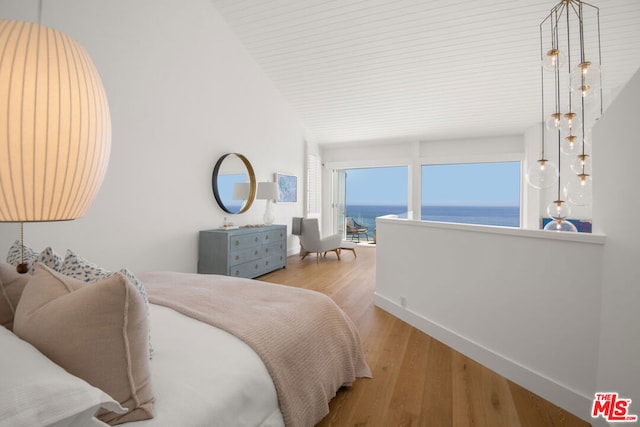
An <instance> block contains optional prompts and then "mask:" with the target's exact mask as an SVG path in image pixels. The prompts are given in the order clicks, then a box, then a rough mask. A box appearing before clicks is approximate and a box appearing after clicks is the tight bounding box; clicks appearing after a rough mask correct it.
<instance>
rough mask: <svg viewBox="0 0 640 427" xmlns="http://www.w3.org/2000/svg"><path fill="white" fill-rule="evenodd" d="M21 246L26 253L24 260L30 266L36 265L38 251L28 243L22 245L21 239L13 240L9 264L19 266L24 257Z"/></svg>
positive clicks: (8, 256) (8, 255)
mask: <svg viewBox="0 0 640 427" xmlns="http://www.w3.org/2000/svg"><path fill="white" fill-rule="evenodd" d="M20 248H22V252H23V253H24V262H26V263H28V264H29V266H32V265H34V264H35V263H36V259H37V258H38V252H36V251H34V250H33V249H31V248H30V247H29V246H27V245H21V244H20V240H16V241H15V242H13V245H11V247H10V248H9V253H7V264H11V265H13V266H17V265H18V264H20V263H21V262H22V260H23V258H22V254H21V251H20Z"/></svg>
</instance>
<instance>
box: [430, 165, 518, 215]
mask: <svg viewBox="0 0 640 427" xmlns="http://www.w3.org/2000/svg"><path fill="white" fill-rule="evenodd" d="M421 218H422V219H423V220H428V221H441V222H457V223H464V224H483V225H500V226H507V227H520V162H496V163H463V164H446V165H423V166H422V212H421Z"/></svg>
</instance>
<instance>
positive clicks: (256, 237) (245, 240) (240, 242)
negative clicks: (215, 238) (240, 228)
mask: <svg viewBox="0 0 640 427" xmlns="http://www.w3.org/2000/svg"><path fill="white" fill-rule="evenodd" d="M265 234H266V233H252V234H245V235H241V236H233V237H232V238H231V239H229V250H230V251H231V252H235V251H240V250H244V249H248V248H252V247H254V246H259V245H261V244H262V243H263V242H264V235H265Z"/></svg>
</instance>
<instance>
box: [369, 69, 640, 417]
mask: <svg viewBox="0 0 640 427" xmlns="http://www.w3.org/2000/svg"><path fill="white" fill-rule="evenodd" d="M638 113H640V72H638V73H636V75H635V76H634V77H633V79H632V80H631V81H630V83H629V84H628V85H627V87H625V88H624V89H623V91H622V92H621V94H620V95H619V97H618V98H617V99H616V100H614V102H613V103H612V104H611V106H610V107H609V108H608V109H607V111H605V114H604V115H603V117H602V118H601V119H600V120H599V122H598V124H597V125H596V127H595V128H594V131H593V137H594V138H593V140H594V143H593V144H594V145H593V156H594V166H593V167H594V177H595V178H594V188H593V191H594V193H593V200H594V203H593V222H594V231H595V234H594V235H575V234H555V233H547V232H542V231H535V230H500V229H497V228H492V227H478V226H466V225H446V224H437V223H414V222H410V221H402V220H384V219H383V220H378V225H377V227H378V249H377V251H378V252H377V255H378V256H377V283H376V304H377V305H379V306H381V307H383V308H384V309H386V310H388V311H390V312H392V313H393V314H395V315H397V316H398V317H400V318H403V319H404V320H406V321H408V322H410V323H412V324H414V325H416V326H417V327H419V328H421V329H422V330H424V331H425V332H427V333H429V334H431V335H432V336H434V337H435V338H437V339H440V340H441V341H443V342H445V343H446V344H448V345H450V346H452V347H454V348H456V349H458V350H459V351H461V352H463V353H465V354H468V355H470V356H471V357H472V358H474V359H475V360H477V361H479V362H480V363H483V364H484V365H486V366H488V367H490V368H492V369H494V370H495V371H497V372H498V373H500V374H502V375H504V376H506V377H507V378H510V379H512V380H514V381H515V382H518V383H520V384H522V385H523V386H524V387H526V388H528V389H530V390H532V391H534V392H535V393H538V394H540V395H541V396H542V397H545V398H547V399H549V400H551V401H552V402H553V403H555V404H557V405H559V406H561V407H563V408H565V409H567V410H569V411H571V412H573V413H574V414H576V415H577V416H579V417H581V418H583V419H585V420H588V421H589V422H592V423H593V424H594V425H607V424H606V422H605V421H603V420H602V419H601V418H599V419H597V420H592V419H591V418H590V415H591V413H590V409H591V402H592V400H593V398H594V393H596V392H611V391H613V392H618V393H619V394H620V395H621V397H622V398H627V399H632V405H631V407H630V413H632V414H635V415H637V414H640V403H639V402H640V340H639V337H640V310H638V306H639V305H640V264H639V262H638V261H639V260H640V229H639V228H638V227H637V226H636V223H637V221H638V219H637V217H638V212H640V197H638V182H639V177H640V174H639V173H638V159H640V146H639V145H638V144H637V138H636V135H637V132H636V129H635V128H636V126H635V121H636V119H637V115H638ZM538 137H539V134H537V133H536V132H535V131H533V130H530V131H528V132H527V135H526V139H527V141H534V140H535V139H537V138H538ZM527 147H529V144H528V142H527ZM527 157H531V153H530V152H529V150H527ZM531 197H535V195H534V196H531ZM534 215H535V214H534ZM603 235H606V238H605V237H601V236H603ZM543 236H544V238H541V237H543ZM559 239H560V240H559ZM602 243H604V244H602ZM403 297H404V298H406V301H407V303H406V308H403V307H402V304H401V300H402V298H403Z"/></svg>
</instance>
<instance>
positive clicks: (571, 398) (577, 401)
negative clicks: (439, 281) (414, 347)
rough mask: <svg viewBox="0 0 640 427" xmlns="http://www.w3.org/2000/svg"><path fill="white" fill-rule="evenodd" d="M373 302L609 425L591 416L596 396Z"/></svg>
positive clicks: (381, 300)
mask: <svg viewBox="0 0 640 427" xmlns="http://www.w3.org/2000/svg"><path fill="white" fill-rule="evenodd" d="M374 302H375V305H376V306H378V307H380V308H381V309H383V310H385V311H387V312H388V313H390V314H392V315H394V316H395V317H397V318H399V319H401V320H403V321H405V322H407V323H408V324H410V325H411V326H413V327H415V328H417V329H419V330H421V331H422V332H424V333H426V334H427V335H429V336H431V337H433V338H435V339H437V340H438V341H440V342H442V343H444V344H446V345H448V346H449V347H451V348H453V349H455V350H456V351H458V352H460V353H462V354H464V355H465V356H467V357H469V358H471V359H473V360H475V361H476V362H478V363H480V364H482V365H484V366H486V367H487V368H489V369H491V370H492V371H495V372H497V373H498V374H500V375H502V376H503V377H505V378H507V379H509V380H510V381H513V382H514V383H516V384H519V385H520V386H522V387H524V388H526V389H527V390H530V391H532V392H533V393H535V394H537V395H538V396H541V397H542V398H544V399H546V400H548V401H550V402H552V403H554V404H555V405H557V406H559V407H561V408H562V409H564V410H566V411H568V412H570V413H572V414H574V415H575V416H577V417H580V418H581V419H583V420H585V421H586V422H588V423H592V424H593V425H594V426H605V425H607V424H600V423H598V422H597V420H594V419H593V418H591V405H592V402H593V396H584V395H582V394H581V393H579V392H577V391H575V390H572V389H570V388H568V387H566V386H564V385H562V384H559V383H557V382H556V381H554V380H553V379H551V378H549V377H546V376H544V375H542V374H540V373H538V372H535V371H532V370H531V369H529V368H527V367H526V366H523V365H521V364H519V363H518V362H516V361H514V360H511V359H508V358H506V357H505V356H503V355H501V354H499V353H496V352H494V351H493V350H490V349H488V348H486V347H484V346H482V345H480V344H478V343H476V342H473V341H472V340H469V339H468V338H465V337H463V336H461V335H459V334H457V333H455V332H453V331H451V330H450V329H447V328H446V327H444V326H442V325H439V324H437V323H435V322H433V321H431V320H429V319H427V318H426V317H424V316H422V315H421V314H418V313H416V312H414V311H412V310H410V309H407V308H403V307H402V306H400V305H399V304H396V303H395V302H394V301H392V300H390V299H388V298H386V297H384V296H382V295H379V294H378V293H376V294H375V297H374Z"/></svg>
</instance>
